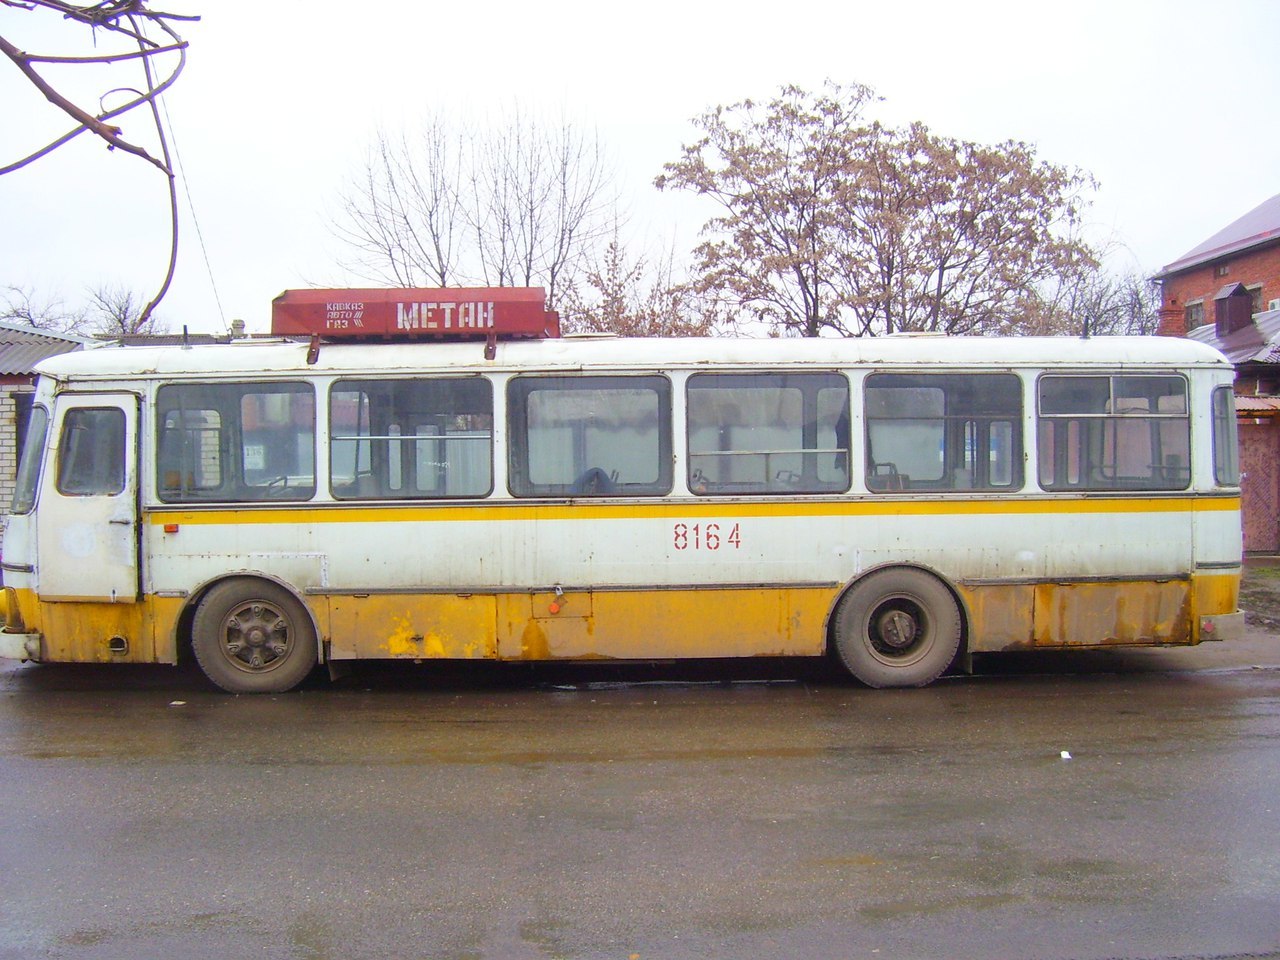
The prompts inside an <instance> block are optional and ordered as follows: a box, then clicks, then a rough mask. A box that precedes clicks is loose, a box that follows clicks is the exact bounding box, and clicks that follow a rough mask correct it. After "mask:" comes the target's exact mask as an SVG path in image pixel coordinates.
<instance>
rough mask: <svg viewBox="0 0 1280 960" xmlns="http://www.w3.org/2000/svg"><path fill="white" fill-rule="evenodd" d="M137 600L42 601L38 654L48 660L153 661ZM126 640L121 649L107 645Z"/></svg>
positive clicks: (148, 636)
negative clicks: (113, 640)
mask: <svg viewBox="0 0 1280 960" xmlns="http://www.w3.org/2000/svg"><path fill="white" fill-rule="evenodd" d="M145 613H146V609H145V606H144V605H143V604H141V603H42V604H40V613H39V618H40V624H41V632H42V633H43V635H44V641H43V644H42V649H41V658H42V659H44V660H47V661H50V662H73V663H95V662H97V663H155V662H156V656H155V649H154V644H153V643H152V635H151V630H150V624H149V622H148V621H147V618H146V616H145ZM113 637H123V638H125V639H126V640H127V641H128V643H127V645H126V649H125V650H124V652H114V651H113V650H112V649H111V647H110V646H109V645H108V644H109V643H110V641H111V639H112V638H113Z"/></svg>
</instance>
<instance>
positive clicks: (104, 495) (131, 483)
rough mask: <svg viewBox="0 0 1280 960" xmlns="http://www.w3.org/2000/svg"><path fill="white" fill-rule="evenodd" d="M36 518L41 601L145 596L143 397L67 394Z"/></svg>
mask: <svg viewBox="0 0 1280 960" xmlns="http://www.w3.org/2000/svg"><path fill="white" fill-rule="evenodd" d="M56 409H57V412H56V414H55V421H54V424H53V430H52V431H51V444H50V451H49V461H48V463H47V464H46V466H45V470H44V477H43V479H42V481H41V486H42V490H41V492H40V501H39V513H38V520H37V527H38V531H37V541H38V553H37V565H38V566H37V585H38V590H39V592H40V599H41V600H42V601H79V602H90V603H112V604H117V603H134V602H135V601H137V599H138V465H137V456H136V451H137V448H138V442H137V432H138V398H137V397H136V396H134V395H132V394H114V393H113V394H105V393H100V394H92V395H83V396H73V395H68V394H63V395H62V397H60V398H59V400H58V404H57V408H56Z"/></svg>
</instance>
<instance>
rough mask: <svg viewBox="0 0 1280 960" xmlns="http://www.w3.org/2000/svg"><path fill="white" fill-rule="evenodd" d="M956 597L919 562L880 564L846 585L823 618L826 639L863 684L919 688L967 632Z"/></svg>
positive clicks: (952, 655)
mask: <svg viewBox="0 0 1280 960" xmlns="http://www.w3.org/2000/svg"><path fill="white" fill-rule="evenodd" d="M966 613H967V611H966V610H965V606H964V603H963V601H962V600H961V598H960V597H959V596H958V595H957V594H956V592H955V591H954V590H953V589H952V588H951V586H950V585H949V584H948V583H947V582H946V581H945V580H944V579H943V578H942V577H940V576H938V575H937V574H935V573H934V572H932V571H930V570H927V569H925V568H923V567H917V566H902V565H894V566H884V567H877V568H875V569H872V570H869V571H867V572H866V573H864V574H863V575H862V576H860V577H859V578H858V579H857V580H855V581H853V582H852V583H851V584H849V585H848V586H847V587H846V588H845V590H844V592H843V593H842V594H841V596H840V599H839V600H838V601H837V602H836V604H835V606H834V608H833V610H832V613H831V617H830V621H829V631H828V635H829V642H830V647H831V650H832V652H833V653H834V655H835V656H836V658H837V659H838V660H839V661H840V663H841V664H842V665H843V666H844V668H845V669H846V670H848V672H849V673H850V674H852V676H853V677H854V678H855V679H856V680H858V681H860V682H861V683H863V684H866V685H867V686H869V687H923V686H926V685H928V684H930V683H932V682H933V681H934V680H937V679H938V678H939V677H940V676H942V674H943V673H945V672H946V670H947V668H948V667H950V666H951V664H952V663H953V662H955V660H956V657H957V656H958V655H959V654H960V652H961V650H962V645H963V643H964V640H965V636H966V634H967V622H968V617H967V616H966Z"/></svg>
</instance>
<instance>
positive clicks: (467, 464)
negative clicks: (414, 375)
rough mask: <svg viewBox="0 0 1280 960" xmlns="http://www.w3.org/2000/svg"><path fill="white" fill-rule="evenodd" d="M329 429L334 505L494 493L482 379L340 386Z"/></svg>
mask: <svg viewBox="0 0 1280 960" xmlns="http://www.w3.org/2000/svg"><path fill="white" fill-rule="evenodd" d="M329 431H330V432H329V481H330V489H331V490H332V491H333V496H334V497H335V498H336V499H339V500H389V499H405V500H410V499H440V498H449V497H484V496H488V494H489V493H490V491H491V490H492V489H493V385H492V384H491V382H490V381H489V380H488V379H487V378H485V377H475V376H469V377H433V378H426V379H414V380H408V379H401V380H391V379H383V380H342V381H339V382H338V383H336V384H334V387H333V390H332V392H331V393H330V395H329Z"/></svg>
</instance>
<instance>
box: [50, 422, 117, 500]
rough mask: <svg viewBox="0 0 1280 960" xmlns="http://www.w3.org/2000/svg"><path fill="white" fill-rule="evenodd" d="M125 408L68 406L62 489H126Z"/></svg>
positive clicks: (84, 492) (75, 492)
mask: <svg viewBox="0 0 1280 960" xmlns="http://www.w3.org/2000/svg"><path fill="white" fill-rule="evenodd" d="M124 444H125V420H124V411H123V410H121V409H119V408H118V407H82V408H77V409H73V410H68V411H67V415H66V416H65V417H64V418H63V420H62V437H61V439H60V440H59V442H58V492H59V493H63V494H67V495H69V496H82V497H83V496H92V495H104V494H105V495H113V494H117V493H120V492H121V491H123V490H124V456H125V449H124Z"/></svg>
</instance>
